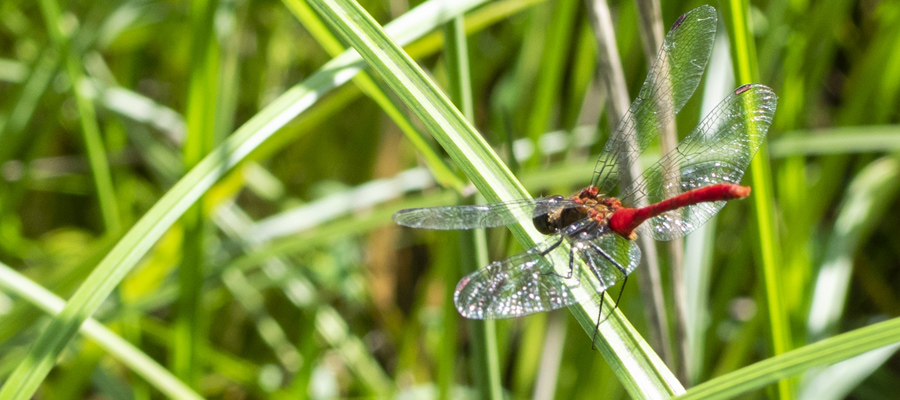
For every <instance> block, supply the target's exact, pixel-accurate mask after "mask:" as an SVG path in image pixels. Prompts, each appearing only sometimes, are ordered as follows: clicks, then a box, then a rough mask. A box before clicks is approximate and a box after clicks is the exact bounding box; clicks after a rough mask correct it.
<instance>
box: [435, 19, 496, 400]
mask: <svg viewBox="0 0 900 400" xmlns="http://www.w3.org/2000/svg"><path fill="white" fill-rule="evenodd" d="M444 55H445V59H446V65H447V80H448V82H447V84H448V86H449V91H450V98H452V99H453V104H455V105H456V107H458V108H459V110H460V111H461V112H462V114H463V115H464V116H465V118H466V120H468V121H469V122H473V121H474V119H475V110H474V106H473V104H472V102H473V96H472V79H471V75H470V71H469V47H468V43H467V42H466V32H465V25H464V18H463V17H462V16H460V17H456V18H454V19H453V20H452V21H450V22H449V23H447V25H445V26H444ZM459 237H460V240H459V249H456V250H454V251H459V252H460V256H461V258H463V259H464V260H465V261H464V263H465V264H466V265H468V266H470V267H474V268H478V267H479V266H478V264H480V262H481V261H483V260H486V259H487V258H488V257H487V252H486V251H485V249H486V248H487V243H486V241H485V235H484V232H483V231H482V232H460V234H459ZM469 271H470V270H469V269H465V270H463V273H468V272H469ZM459 278H460V268H458V267H450V266H448V265H446V263H445V265H444V285H445V288H444V291H445V293H444V307H443V310H444V315H443V317H442V319H443V321H442V322H443V326H444V329H443V337H442V338H441V347H440V350H439V351H440V354H441V356H440V358H439V360H438V372H437V373H438V378H437V384H438V397H439V398H441V399H449V398H451V397H452V395H453V388H454V383H455V381H456V380H455V379H454V378H455V370H456V368H455V367H456V363H455V360H456V358H457V357H456V353H457V346H458V343H457V335H456V332H457V325H458V324H459V316H458V315H457V313H456V307H455V305H454V304H453V297H454V296H453V293H454V291H455V289H456V285H454V282H456V281H457V280H458V279H459ZM492 325H493V323H492V322H488V323H481V321H473V322H470V323H468V326H469V331H470V332H472V337H473V338H474V339H475V340H476V341H478V343H473V347H474V348H482V349H492V352H491V353H488V352H487V351H480V352H476V354H475V357H474V360H473V362H474V365H473V366H472V369H471V371H472V372H473V374H472V375H473V376H474V377H475V378H476V383H477V384H478V386H479V390H480V393H481V395H482V397H484V398H502V393H503V392H502V386H501V384H500V368H499V362H498V360H497V352H496V349H497V343H496V342H497V335H495V334H493V328H494V327H493V326H492ZM488 331H490V334H488ZM479 377H480V378H481V379H477V378H479ZM498 396H499V397H498Z"/></svg>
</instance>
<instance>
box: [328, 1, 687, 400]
mask: <svg viewBox="0 0 900 400" xmlns="http://www.w3.org/2000/svg"><path fill="white" fill-rule="evenodd" d="M312 4H313V6H314V7H315V8H316V10H317V11H318V12H319V13H320V14H321V15H322V17H323V19H325V20H326V21H327V22H328V23H329V24H330V25H331V26H332V27H333V28H334V29H335V30H337V31H338V32H340V34H341V35H342V36H343V37H344V38H345V39H346V40H347V41H348V42H349V43H350V44H351V45H352V46H353V47H354V48H356V49H357V50H358V51H359V52H360V54H361V55H362V56H363V58H364V59H365V60H366V61H367V62H368V63H369V64H370V65H371V66H372V68H373V69H374V70H375V71H376V72H377V73H378V74H379V75H381V77H382V79H384V80H385V81H386V82H387V83H388V85H389V86H390V87H391V89H392V90H394V91H395V92H396V93H397V95H398V96H399V97H400V98H401V99H402V100H403V101H404V103H406V104H407V106H409V107H410V108H411V109H412V110H413V111H414V112H415V113H416V115H417V116H418V117H419V119H420V120H421V121H422V122H423V123H424V124H425V126H426V127H428V129H429V131H430V132H431V133H432V135H434V136H435V138H436V139H437V140H438V142H439V143H441V145H442V146H443V147H444V149H445V150H446V151H447V152H448V153H449V154H450V156H451V157H452V158H453V160H454V161H455V162H456V164H457V165H458V166H459V167H460V168H461V169H462V170H463V172H464V173H465V174H466V176H467V177H469V179H471V180H472V182H473V183H474V184H475V186H476V187H477V188H478V189H479V191H480V192H481V193H482V194H483V195H484V196H485V197H486V198H487V199H488V200H489V201H502V200H512V199H519V198H525V197H527V196H528V193H527V192H526V191H525V190H524V188H523V187H522V186H521V184H520V183H518V181H516V180H515V179H514V177H513V176H512V174H511V173H510V172H509V170H508V169H507V168H506V166H505V165H503V164H502V163H501V162H500V160H499V158H498V157H497V155H496V154H495V153H494V152H493V150H492V149H491V148H490V147H489V146H488V145H487V143H486V142H485V141H484V140H483V139H482V137H481V136H480V135H479V134H478V132H476V131H475V129H474V128H473V127H472V126H471V124H469V123H468V122H467V121H466V119H465V118H464V117H463V116H462V115H461V114H460V112H459V111H458V110H457V109H456V108H454V107H453V105H452V104H451V103H450V101H449V100H448V99H447V97H446V96H444V95H443V94H442V93H441V92H440V91H439V90H438V89H437V88H436V87H435V86H434V84H433V83H432V82H431V81H430V80H428V79H427V78H426V77H425V74H424V72H422V70H421V68H420V67H419V66H418V65H416V64H415V63H414V62H413V61H412V60H411V59H410V58H409V56H407V55H406V54H405V53H403V51H402V50H400V49H399V48H398V47H397V46H396V45H395V44H394V43H393V42H391V41H390V40H389V39H388V38H387V36H386V35H385V34H384V32H383V31H381V29H380V28H379V27H378V25H377V24H376V23H375V22H374V21H373V20H372V18H371V16H369V15H368V14H366V13H365V11H364V10H362V9H361V8H360V7H359V5H358V4H356V3H355V2H352V1H344V0H327V1H315V2H313V3H312ZM510 228H511V230H512V231H513V234H514V235H515V236H516V237H517V239H518V240H519V241H520V243H522V244H523V245H524V246H529V245H533V243H534V241H535V240H536V239H539V238H541V235H540V234H539V233H538V232H537V231H535V230H534V228H532V227H524V226H522V225H512V226H510ZM571 309H572V311H573V312H574V313H575V315H576V318H577V319H578V320H579V323H580V324H581V325H582V327H584V328H585V330H586V331H587V332H592V331H593V329H594V321H593V319H594V317H595V316H596V315H597V313H598V312H599V310H598V309H597V306H596V305H593V304H582V305H580V306H578V307H571ZM600 333H601V335H602V336H603V337H604V339H605V341H604V342H603V343H602V344H601V346H600V351H601V353H602V354H603V355H604V357H606V358H607V360H608V362H609V363H610V364H612V366H613V370H614V371H616V373H617V374H618V377H619V379H620V380H621V381H622V383H623V385H625V387H626V388H627V389H628V390H629V393H630V394H631V395H632V396H634V397H638V398H644V397H668V396H670V395H672V394H673V393H674V392H675V391H680V390H683V389H681V386H680V383H678V381H677V380H676V379H675V378H674V376H673V375H672V373H671V372H670V371H669V370H668V369H667V368H666V367H665V365H664V364H663V363H662V362H661V361H660V360H659V358H658V356H656V354H655V353H653V352H652V350H650V349H649V346H647V344H646V342H644V340H643V339H642V338H641V337H640V336H639V335H638V334H637V333H636V331H634V329H633V328H632V327H631V326H630V324H629V323H628V322H627V321H626V320H625V319H624V318H623V317H622V316H621V314H620V313H618V312H617V313H615V314H614V315H613V316H612V317H611V318H610V319H609V321H608V322H607V323H605V324H603V326H601V329H600Z"/></svg>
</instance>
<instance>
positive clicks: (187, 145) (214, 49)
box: [172, 0, 220, 387]
mask: <svg viewBox="0 0 900 400" xmlns="http://www.w3.org/2000/svg"><path fill="white" fill-rule="evenodd" d="M217 5H218V2H216V1H209V0H206V1H193V2H191V10H190V14H191V15H190V19H191V32H192V34H191V44H190V46H191V48H192V51H191V68H190V70H191V76H190V84H189V87H188V98H187V110H186V111H185V120H186V122H187V135H186V136H185V141H184V146H183V147H182V152H183V154H184V165H185V169H190V168H191V167H193V166H195V165H196V164H197V163H198V162H199V161H200V160H202V159H203V157H204V156H206V155H207V154H209V152H210V151H211V150H212V148H213V145H214V138H215V127H216V118H217V117H216V110H218V104H217V100H218V98H219V68H220V63H219V58H220V57H219V45H218V43H217V39H216V36H215V30H214V24H213V21H214V17H215V16H216V13H217V11H218V10H217ZM181 221H182V225H183V229H184V239H183V242H182V256H181V266H180V268H178V285H179V288H180V290H179V297H178V304H177V316H176V320H175V335H174V338H173V340H174V346H173V354H172V366H173V369H174V370H175V373H177V374H178V376H180V377H181V379H183V380H185V381H186V382H188V383H190V384H191V385H193V386H195V387H196V386H198V385H199V379H200V375H201V371H200V360H199V359H198V358H199V352H198V351H199V349H200V347H201V346H200V343H202V342H203V341H204V340H205V338H206V336H207V332H205V326H207V323H206V322H205V321H204V318H203V316H204V313H203V311H202V310H203V306H202V293H203V265H204V259H205V258H206V255H205V254H204V251H205V249H206V244H205V238H206V236H207V234H206V222H205V221H206V216H205V215H204V213H203V206H202V202H198V204H196V205H194V206H192V207H191V208H190V209H189V210H188V211H187V212H186V213H185V215H184V218H182V220H181Z"/></svg>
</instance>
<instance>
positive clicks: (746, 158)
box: [621, 84, 777, 240]
mask: <svg viewBox="0 0 900 400" xmlns="http://www.w3.org/2000/svg"><path fill="white" fill-rule="evenodd" d="M776 104H777V98H776V96H775V93H774V92H772V89H769V88H768V87H766V86H763V85H757V84H753V85H744V86H741V87H739V88H737V89H735V91H734V92H732V93H731V94H730V95H729V96H728V97H727V98H725V100H723V101H722V102H721V103H719V105H717V106H716V108H715V109H713V111H712V112H710V113H709V114H708V115H707V116H706V117H705V118H704V119H703V121H701V122H700V124H699V125H697V127H696V128H694V130H693V131H692V132H691V133H690V134H688V136H687V137H686V138H685V139H684V140H682V141H681V143H679V144H678V147H676V148H675V150H673V151H672V152H670V153H669V154H667V155H665V156H664V157H663V158H661V159H660V160H659V161H658V162H657V163H656V164H654V165H653V166H651V167H650V168H648V169H647V170H646V171H644V173H643V174H642V175H641V177H640V178H638V179H637V180H635V181H634V183H633V184H632V186H631V187H629V188H628V189H626V190H625V191H624V195H623V196H622V197H621V200H622V201H624V202H625V203H626V204H636V203H637V201H638V200H641V199H646V201H647V202H648V203H655V202H658V201H661V200H664V199H667V198H669V197H672V196H674V195H677V194H680V193H683V192H686V191H689V190H693V189H698V188H701V187H704V186H708V185H713V184H717V183H740V181H741V178H742V177H743V176H744V171H745V170H746V169H747V166H748V165H750V160H751V159H753V156H754V155H755V154H756V151H757V150H758V149H759V146H760V144H762V141H763V139H764V138H765V136H766V132H767V131H768V129H769V125H771V123H772V117H773V116H774V114H775V106H776ZM724 205H725V202H724V201H717V202H712V203H700V204H696V205H693V206H689V207H684V208H681V209H678V210H672V211H669V212H666V213H664V214H662V215H659V216H657V217H654V218H651V219H650V220H648V221H647V222H645V223H644V224H643V225H641V227H640V228H639V230H638V232H639V233H643V234H650V235H652V236H653V237H654V238H655V239H656V240H672V239H676V238H679V237H682V236H684V235H686V234H688V233H690V232H692V231H693V230H694V229H696V228H697V227H698V226H700V225H702V224H703V223H704V222H706V221H707V220H709V218H711V217H712V216H713V215H715V213H717V212H719V210H720V209H721V208H722V207H723V206H724Z"/></svg>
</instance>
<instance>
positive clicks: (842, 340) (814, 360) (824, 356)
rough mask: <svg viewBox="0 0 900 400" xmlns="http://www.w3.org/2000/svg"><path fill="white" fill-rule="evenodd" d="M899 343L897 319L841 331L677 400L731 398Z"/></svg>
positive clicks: (697, 389)
mask: <svg viewBox="0 0 900 400" xmlns="http://www.w3.org/2000/svg"><path fill="white" fill-rule="evenodd" d="M898 342H900V318H894V319H891V320H888V321H884V322H880V323H877V324H875V325H870V326H867V327H865V328H860V329H857V330H854V331H851V332H847V333H844V334H840V335H837V336H834V337H831V338H828V339H825V340H823V341H821V342H817V343H814V344H810V345H807V346H803V347H801V348H799V349H795V350H791V351H789V352H787V353H784V354H780V355H777V356H775V357H772V358H769V359H767V360H764V361H760V362H758V363H756V364H753V365H751V366H749V367H745V368H741V369H739V370H737V371H734V372H731V373H728V374H725V375H722V376H720V377H718V378H714V379H711V380H709V381H706V382H704V383H702V384H700V385H697V386H695V387H693V388H691V389H690V390H688V391H687V392H686V393H685V394H684V395H681V396H679V397H677V399H679V400H692V399H705V400H710V399H730V398H734V397H736V396H738V395H740V394H743V393H747V392H749V391H751V390H755V389H759V388H762V387H764V386H766V385H769V384H772V383H775V382H777V381H779V380H784V379H786V378H789V377H791V376H794V375H797V374H799V373H801V372H803V371H805V370H807V369H809V368H812V367H816V366H820V365H827V364H832V363H835V362H838V361H843V360H847V359H850V358H852V357H854V356H857V355H859V354H862V353H865V352H867V351H871V350H875V349H878V348H881V347H884V346H889V345H892V344H895V343H898Z"/></svg>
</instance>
